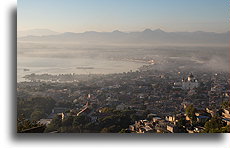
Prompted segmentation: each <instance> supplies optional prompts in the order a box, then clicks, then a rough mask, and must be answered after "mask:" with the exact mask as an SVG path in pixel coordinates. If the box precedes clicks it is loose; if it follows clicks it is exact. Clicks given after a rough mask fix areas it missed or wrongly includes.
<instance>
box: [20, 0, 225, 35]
mask: <svg viewBox="0 0 230 148" xmlns="http://www.w3.org/2000/svg"><path fill="white" fill-rule="evenodd" d="M17 14H18V30H26V29H35V28H46V29H51V30H54V31H58V32H85V31H113V30H121V31H141V30H144V29H145V28H150V29H157V28H161V29H163V30H165V31H198V30H201V31H212V32H226V31H228V30H229V1H228V0H18V11H17Z"/></svg>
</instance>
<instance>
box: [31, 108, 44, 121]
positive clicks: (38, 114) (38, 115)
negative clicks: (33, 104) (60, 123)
mask: <svg viewBox="0 0 230 148" xmlns="http://www.w3.org/2000/svg"><path fill="white" fill-rule="evenodd" d="M45 116H46V115H45V113H44V112H43V111H37V110H35V111H34V112H32V114H31V115H30V118H31V120H35V121H38V120H40V119H42V118H44V117H45Z"/></svg>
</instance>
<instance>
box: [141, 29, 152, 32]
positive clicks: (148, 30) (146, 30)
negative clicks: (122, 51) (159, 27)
mask: <svg viewBox="0 0 230 148" xmlns="http://www.w3.org/2000/svg"><path fill="white" fill-rule="evenodd" d="M143 32H152V30H151V29H149V28H147V29H145V30H144V31H143Z"/></svg>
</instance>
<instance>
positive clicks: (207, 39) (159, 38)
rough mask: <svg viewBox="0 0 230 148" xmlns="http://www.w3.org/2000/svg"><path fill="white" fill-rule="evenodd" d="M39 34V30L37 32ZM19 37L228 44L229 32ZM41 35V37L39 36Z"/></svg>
mask: <svg viewBox="0 0 230 148" xmlns="http://www.w3.org/2000/svg"><path fill="white" fill-rule="evenodd" d="M37 31H38V32H39V30H37ZM48 32H49V33H50V34H47V33H46V34H42V33H40V35H34V34H30V35H29V36H24V37H20V36H18V41H35V42H75V43H89V44H90V43H91V44H93V43H97V44H98V43H100V44H229V32H225V33H214V32H203V31H196V32H165V31H163V30H161V29H156V30H151V29H145V30H144V31H141V32H128V33H127V32H121V31H119V30H115V31H113V32H95V31H88V32H84V33H74V32H65V33H57V32H54V31H48ZM41 34H42V35H41Z"/></svg>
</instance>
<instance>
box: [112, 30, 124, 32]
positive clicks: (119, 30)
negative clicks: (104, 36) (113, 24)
mask: <svg viewBox="0 0 230 148" xmlns="http://www.w3.org/2000/svg"><path fill="white" fill-rule="evenodd" d="M113 33H123V32H121V31H120V30H114V31H113Z"/></svg>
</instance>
